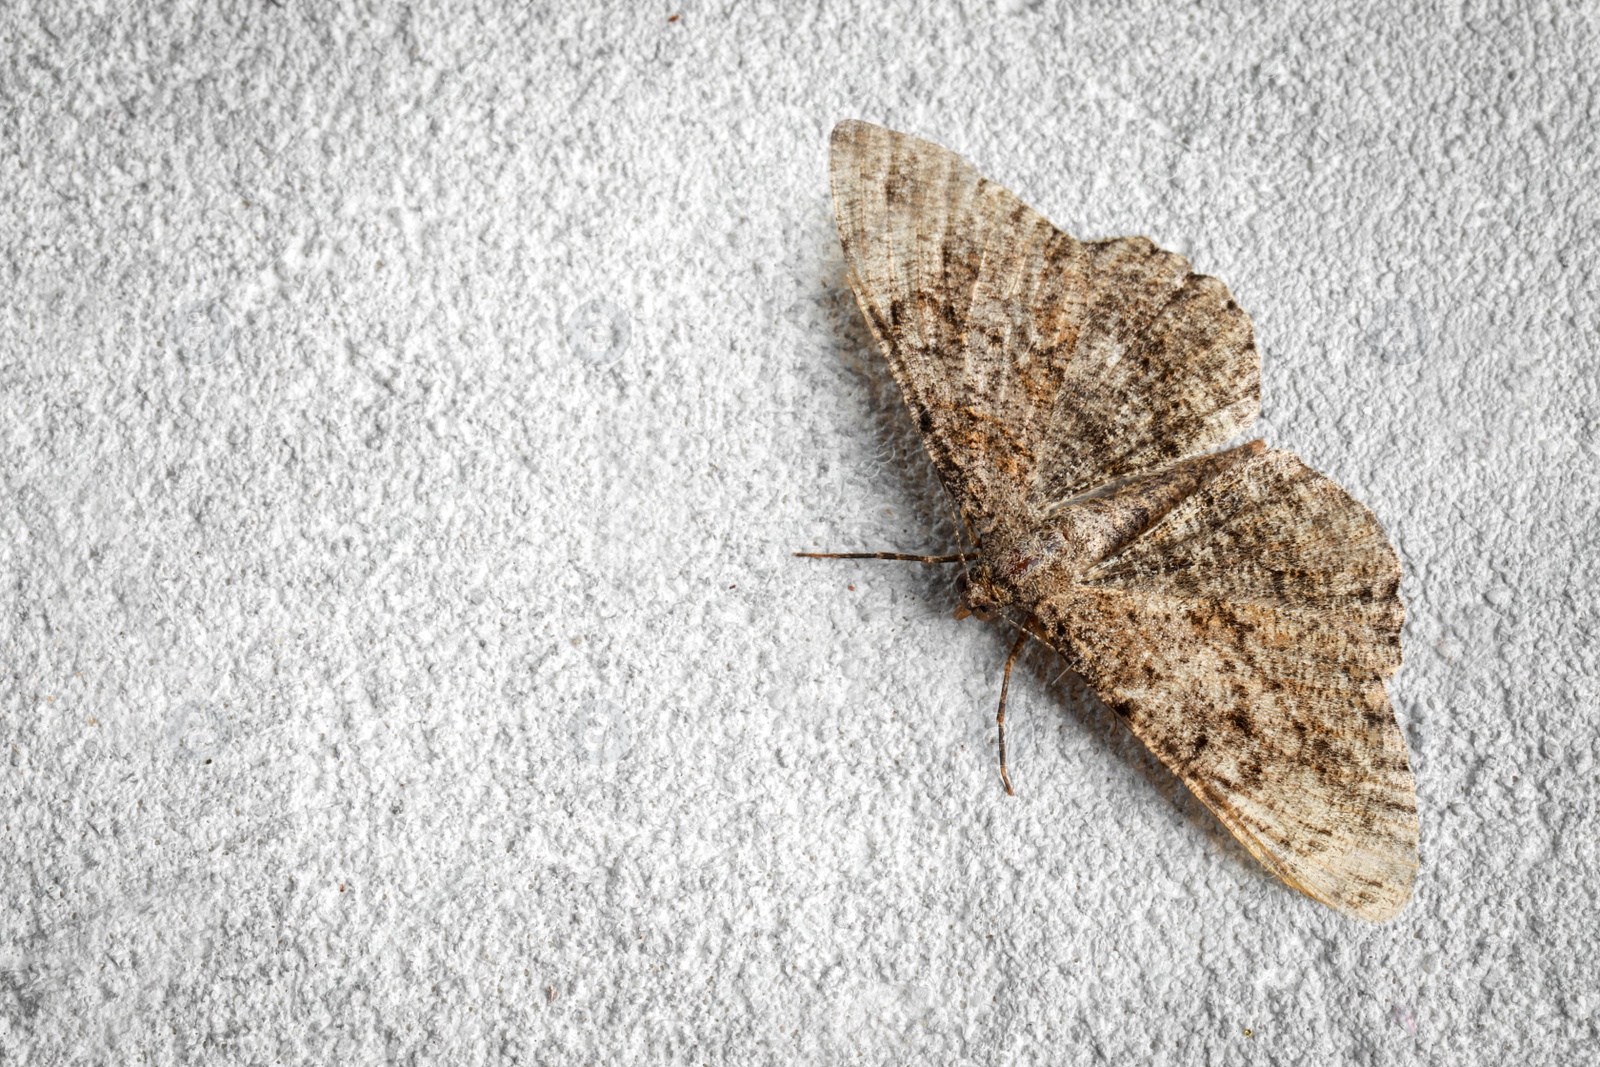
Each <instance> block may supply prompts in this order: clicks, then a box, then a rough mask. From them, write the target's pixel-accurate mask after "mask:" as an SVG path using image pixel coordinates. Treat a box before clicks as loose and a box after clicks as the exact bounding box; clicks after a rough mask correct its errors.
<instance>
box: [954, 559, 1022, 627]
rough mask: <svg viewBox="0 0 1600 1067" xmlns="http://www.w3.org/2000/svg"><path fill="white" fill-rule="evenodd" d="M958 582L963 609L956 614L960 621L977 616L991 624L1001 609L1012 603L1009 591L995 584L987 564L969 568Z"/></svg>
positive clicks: (981, 562) (963, 572) (980, 563)
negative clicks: (969, 616)
mask: <svg viewBox="0 0 1600 1067" xmlns="http://www.w3.org/2000/svg"><path fill="white" fill-rule="evenodd" d="M957 582H958V584H959V586H960V589H961V607H960V609H959V610H958V611H957V612H956V618H958V619H964V618H966V617H967V616H968V615H976V616H977V617H978V618H980V619H982V620H983V621H984V622H990V621H992V620H993V619H994V616H995V614H996V613H997V612H998V611H999V610H1000V609H1001V608H1003V607H1005V606H1006V605H1007V604H1009V603H1010V602H1011V597H1010V595H1009V590H1007V589H1006V588H1005V586H1003V585H999V584H997V583H996V582H995V580H994V575H993V574H992V572H991V571H990V569H989V564H988V563H987V562H984V561H980V562H979V563H977V564H976V565H974V566H972V567H968V568H967V569H966V570H964V571H962V572H961V577H960V578H959V579H957Z"/></svg>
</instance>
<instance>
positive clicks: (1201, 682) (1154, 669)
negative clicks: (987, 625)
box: [1036, 446, 1417, 920]
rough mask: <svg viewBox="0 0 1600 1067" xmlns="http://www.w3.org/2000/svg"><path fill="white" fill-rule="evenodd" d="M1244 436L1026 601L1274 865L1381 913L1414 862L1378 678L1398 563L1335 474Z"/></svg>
mask: <svg viewBox="0 0 1600 1067" xmlns="http://www.w3.org/2000/svg"><path fill="white" fill-rule="evenodd" d="M1256 447H1257V449H1258V450H1257V451H1256V452H1255V454H1254V455H1253V456H1252V458H1250V459H1248V460H1246V461H1245V462H1242V463H1239V464H1237V465H1235V466H1233V467H1231V468H1229V469H1227V470H1226V471H1224V472H1222V473H1221V474H1219V475H1218V476H1217V477H1216V478H1215V479H1213V480H1212V481H1210V482H1209V483H1208V484H1206V485H1205V486H1203V487H1202V488H1201V489H1200V490H1199V491H1198V492H1196V493H1194V494H1193V495H1192V496H1190V497H1189V498H1188V499H1187V500H1185V501H1184V502H1183V503H1181V504H1179V505H1178V506H1177V507H1175V508H1174V509H1173V510H1172V511H1171V512H1169V513H1168V514H1167V515H1166V516H1165V518H1164V519H1163V520H1162V521H1161V522H1160V523H1158V524H1156V525H1155V526H1154V527H1153V528H1152V529H1151V530H1150V531H1149V532H1148V533H1147V534H1146V535H1145V536H1143V537H1141V538H1139V539H1137V540H1136V541H1134V542H1133V543H1132V544H1130V545H1128V546H1127V547H1126V548H1125V549H1124V550H1123V551H1122V552H1121V553H1119V554H1118V555H1117V556H1116V557H1114V558H1112V559H1110V560H1107V561H1106V562H1104V563H1103V564H1101V565H1100V566H1099V567H1097V568H1095V569H1093V570H1091V571H1089V572H1088V573H1087V574H1085V575H1084V576H1083V577H1082V578H1081V579H1080V584H1078V585H1076V586H1074V587H1072V588H1070V589H1068V590H1066V591H1064V592H1062V593H1060V594H1058V595H1056V596H1054V597H1052V598H1050V599H1048V600H1046V601H1045V602H1044V603H1042V604H1041V605H1039V606H1038V608H1037V611H1036V617H1037V619H1038V620H1039V623H1040V625H1041V627H1042V628H1043V631H1044V633H1045V635H1046V636H1047V638H1048V639H1049V640H1050V642H1051V643H1052V644H1054V645H1055V646H1056V647H1058V648H1060V649H1061V650H1062V651H1063V652H1064V653H1066V654H1067V655H1068V656H1069V657H1070V658H1071V659H1072V660H1074V663H1075V666H1076V667H1077V668H1078V670H1079V671H1081V673H1082V674H1083V676H1084V677H1085V679H1086V680H1087V681H1088V682H1089V684H1090V685H1092V686H1093V687H1094V689H1095V691H1096V692H1097V693H1099V695H1100V697H1101V698H1102V699H1103V700H1104V701H1105V702H1106V704H1107V705H1108V706H1110V707H1112V708H1114V709H1115V710H1116V711H1117V712H1119V713H1120V714H1121V715H1123V716H1125V717H1126V720H1127V722H1128V724H1129V726H1131V727H1132V729H1133V731H1134V732H1135V733H1136V734H1137V735H1138V736H1139V737H1140V738H1141V739H1142V740H1143V741H1144V743H1145V744H1146V745H1147V746H1148V747H1149V748H1150V750H1151V751H1152V752H1154V753H1155V754H1156V755H1157V756H1158V757H1160V758H1161V760H1162V761H1163V762H1164V763H1166V764H1167V766H1168V767H1170V768H1171V769H1172V770H1173V771H1174V772H1175V773H1176V774H1177V775H1178V776H1179V777H1180V778H1182V779H1183V781H1184V782H1185V783H1186V784H1187V785H1188V786H1189V788H1190V789H1191V790H1193V792H1194V793H1195V795H1196V796H1198V797H1200V799H1201V800H1202V801H1204V802H1205V803H1206V805H1207V806H1209V807H1210V808H1211V810H1212V811H1213V812H1215V813H1216V815H1217V817H1218V818H1219V819H1221V821H1222V822H1223V823H1224V824H1225V825H1226V826H1227V827H1228V829H1229V830H1231V831H1232V832H1233V833H1234V834H1235V835H1236V836H1237V837H1238V838H1239V840H1240V841H1242V842H1243V843H1244V844H1245V846H1246V847H1247V848H1249V850H1250V851H1251V852H1252V853H1253V854H1254V855H1255V856H1256V858H1257V859H1259V860H1260V861H1261V862H1262V863H1263V864H1265V865H1266V867H1267V868H1268V869H1269V870H1271V871H1272V872H1273V873H1275V874H1276V875H1278V877H1280V878H1282V879H1283V880H1284V881H1285V882H1286V883H1288V884H1289V885H1291V886H1293V887H1295V888H1296V889H1299V890H1301V891H1302V892H1304V893H1307V894H1308V895H1310V896H1312V897H1315V898H1316V899H1318V900H1320V901H1323V902H1324V903H1326V904H1329V905H1332V906H1333V907H1335V908H1339V909H1341V910H1345V911H1349V912H1351V913H1353V914H1355V915H1358V916H1361V917H1362V918H1366V919H1373V920H1383V919H1387V918H1389V917H1391V916H1393V915H1394V914H1395V913H1397V912H1398V911H1399V910H1400V908H1401V907H1402V906H1403V905H1404V904H1405V902H1406V900H1407V899H1408V897H1409V896H1410V894H1411V883H1412V879H1413V877H1414V875H1415V872H1416V868H1417V813H1416V792H1415V786H1414V784H1413V781H1412V777H1411V770H1410V766H1409V764H1408V763H1407V759H1406V746H1405V740H1404V738H1403V737H1402V735H1401V733H1400V729H1399V727H1398V726H1397V725H1396V723H1395V718H1394V712H1393V709H1392V708H1391V707H1390V704H1389V698H1388V694H1387V692H1386V690H1385V687H1384V680H1385V679H1386V678H1388V677H1389V676H1390V675H1392V674H1393V673H1394V672H1395V670H1396V669H1397V668H1398V667H1399V665H1400V627H1401V623H1402V622H1403V620H1404V609H1403V607H1402V606H1401V603H1400V600H1399V598H1398V596H1397V588H1398V585H1399V580H1400V566H1399V562H1398V560H1397V559H1396V558H1395V554H1394V550H1393V548H1391V547H1390V545H1389V541H1388V538H1387V537H1386V536H1385V535H1384V532H1383V529H1382V527H1381V526H1379V524H1378V522H1377V520H1376V519H1375V518H1374V517H1373V516H1372V513H1371V512H1370V511H1368V510H1367V509H1366V508H1365V507H1363V506H1362V505H1361V504H1359V503H1358V502H1356V501H1355V500H1353V499H1352V498H1351V497H1350V496H1349V495H1348V494H1347V493H1345V492H1344V490H1343V489H1341V488H1339V486H1338V485H1336V484H1334V482H1332V481H1331V480H1329V479H1328V478H1326V477H1324V476H1322V475H1320V474H1318V473H1317V472H1316V471H1314V470H1311V469H1310V468H1309V467H1307V466H1306V465H1305V464H1304V463H1302V462H1301V461H1300V460H1299V459H1298V458H1297V457H1296V456H1294V455H1293V454H1292V453H1289V452H1282V451H1275V450H1267V449H1260V448H1259V446H1256Z"/></svg>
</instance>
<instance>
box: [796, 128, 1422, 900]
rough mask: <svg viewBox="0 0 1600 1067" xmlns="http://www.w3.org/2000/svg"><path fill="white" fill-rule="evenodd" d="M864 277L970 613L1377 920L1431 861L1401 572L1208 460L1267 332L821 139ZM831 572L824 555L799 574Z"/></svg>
mask: <svg viewBox="0 0 1600 1067" xmlns="http://www.w3.org/2000/svg"><path fill="white" fill-rule="evenodd" d="M830 172H831V177H832V186H833V204H834V211H835V214H836V215H837V218H838V223H839V240H840V243H841V244H842V245H843V246H844V254H845V259H846V262H847V264H848V266H849V270H850V284H851V287H852V288H853V289H854V290H855V294H856V299H857V301H858V302H859V304H860V306H861V311H862V314H863V315H865V317H866V321H867V325H868V326H869V328H870V329H871V331H872V334H873V336H874V337H876V338H877V341H878V344H879V346H880V347H881V348H882V349H883V353H884V356H885V357H886V358H887V359H888V362H889V368H890V370H891V371H892V373H893V374H894V378H895V381H897V382H898V383H899V385H900V389H901V391H902V393H903V394H904V396H905V401H906V405H907V406H908V407H909V408H910V410H911V415H912V417H913V418H914V419H915V421H916V424H917V427H918V428H919V430H920V431H921V434H922V440H923V443H924V444H925V445H926V446H927V450H928V455H929V456H930V457H931V458H932V460H933V464H934V467H935V468H936V469H937V471H938V473H939V477H940V479H941V480H942V482H943V483H944V486H945V489H946V490H947V491H948V492H949V494H950V497H951V499H952V501H953V502H954V504H955V506H956V508H957V509H958V510H959V512H960V515H961V518H962V521H963V524H964V525H965V527H966V530H967V532H968V534H969V535H970V537H971V539H972V541H973V543H974V544H975V546H976V549H975V550H974V551H970V552H965V553H956V554H952V555H948V556H930V557H907V556H897V555H895V554H892V553H850V554H847V555H850V556H856V557H859V556H870V557H874V558H901V559H921V560H923V561H925V562H930V563H935V562H936V563H955V562H960V563H966V564H969V566H968V568H967V570H966V571H965V574H964V580H963V594H962V601H963V603H962V611H961V614H966V613H971V614H974V615H977V616H979V617H980V618H985V619H989V618H996V617H999V618H1003V619H1007V620H1008V621H1010V622H1011V623H1012V624H1013V625H1015V626H1016V627H1017V629H1018V636H1017V643H1016V645H1015V646H1014V647H1013V648H1012V651H1011V655H1010V658H1009V659H1008V660H1007V662H1006V670H1005V681H1004V682H1003V683H1002V686H1001V696H1000V711H999V714H998V715H997V720H998V723H999V729H1000V761H1001V778H1002V781H1003V782H1004V783H1005V787H1006V790H1007V792H1010V791H1011V783H1010V777H1009V774H1008V772H1007V770H1006V766H1005V694H1006V688H1007V685H1008V684H1009V681H1010V675H1011V667H1012V664H1014V663H1015V662H1016V658H1017V655H1018V653H1019V652H1020V651H1021V650H1022V647H1023V643H1024V642H1025V641H1026V639H1027V637H1028V636H1029V635H1032V636H1033V637H1035V638H1037V639H1038V640H1041V641H1043V642H1044V643H1045V644H1047V645H1049V646H1050V647H1051V648H1053V649H1054V650H1055V651H1057V652H1058V653H1060V654H1061V655H1062V656H1063V657H1064V658H1065V660H1066V661H1067V663H1068V664H1069V665H1070V666H1071V667H1072V668H1073V669H1074V670H1076V671H1077V672H1078V673H1079V674H1081V675H1082V676H1083V678H1084V679H1085V680H1086V681H1087V682H1088V684H1089V685H1090V686H1092V687H1093V688H1094V690H1095V692H1096V693H1097V694H1099V696H1100V699H1101V700H1102V701H1104V702H1105V704H1106V705H1107V706H1108V707H1110V708H1112V709H1113V710H1114V711H1115V712H1116V713H1117V714H1118V715H1119V716H1120V717H1121V718H1122V719H1123V721H1124V722H1126V723H1127V724H1128V726H1129V728H1130V729H1132V730H1133V732H1134V733H1135V734H1136V735H1137V736H1138V737H1139V738H1140V739H1141V740H1142V741H1143V742H1144V743H1145V745H1146V746H1148V747H1149V749H1150V750H1151V751H1152V752H1154V753H1155V754H1156V756H1158V757H1159V758H1160V759H1161V761H1162V762H1163V763H1165V764H1166V765H1167V766H1168V767H1169V768H1171V769H1172V771H1173V772H1174V773H1175V774H1176V775H1177V776H1178V777H1179V778H1181V779H1182V780H1183V781H1184V783H1185V784H1186V785H1187V786H1188V787H1189V788H1190V789H1191V790H1192V791H1193V792H1194V794H1195V796H1197V797H1199V798H1200V800H1201V801H1202V802H1204V803H1205V805H1206V806H1207V807H1209V808H1210V809H1211V810H1212V811H1213V812H1214V813H1216V816H1217V818H1218V819H1220V820H1221V821H1222V823H1223V825H1224V826H1226V827H1227V828H1228V829H1229V830H1230V831H1232V832H1233V834H1234V836H1236V837H1237V838H1238V839H1239V840H1240V841H1241V842H1242V843H1243V844H1244V846H1245V847H1246V848H1248V849H1249V850H1250V852H1251V854H1252V855H1254V856H1255V857H1256V858H1257V859H1258V860H1260V861H1261V863H1262V864H1264V865H1265V866H1266V867H1267V869H1268V870H1270V871H1272V873H1273V874H1275V875H1277V876H1278V877H1279V878H1281V879H1282V880H1283V881H1284V882H1285V883H1287V884H1288V885H1290V886H1292V887H1293V888H1295V889H1298V890H1300V891H1301V892H1302V893H1305V894H1306V895H1308V896H1311V897H1313V898H1315V899H1317V900H1319V901H1321V902H1323V903H1324V904H1327V905H1329V906H1330V907H1333V908H1337V909H1339V910H1341V911H1344V912H1348V913H1350V914H1352V915H1356V916H1359V917H1361V918H1363V919H1372V920H1379V921H1381V920H1384V919H1388V918H1390V917H1392V916H1394V915H1395V914H1396V913H1398V912H1399V911H1400V909H1401V907H1402V906H1404V904H1405V902H1406V900H1407V898H1408V897H1409V896H1410V895H1411V883H1412V879H1413V878H1414V876H1415V874H1416V869H1417V810H1416V791H1415V786H1414V784H1413V782H1412V778H1411V769H1410V765H1409V763H1408V762H1407V758H1406V745H1405V740H1404V738H1403V737H1402V735H1401V732H1400V729H1399V727H1398V725H1397V724H1396V723H1395V717H1394V710H1393V708H1392V707H1391V706H1390V704H1389V696H1388V692H1387V690H1386V688H1385V685H1384V682H1385V680H1386V679H1387V678H1389V676H1390V675H1392V674H1394V672H1395V671H1396V670H1397V669H1398V668H1399V666H1400V627H1401V623H1402V621H1403V620H1404V616H1405V611H1404V608H1403V606H1402V605H1401V603H1400V599H1399V596H1398V592H1397V590H1398V587H1399V584H1400V564H1399V560H1398V559H1397V558H1396V556H1395V552H1394V549H1393V547H1391V545H1390V544H1389V540H1388V538H1387V537H1386V536H1385V535H1384V532H1383V528H1382V527H1381V526H1380V525H1379V524H1378V521H1377V520H1376V519H1375V518H1374V517H1373V514H1372V512H1371V511H1369V510H1368V509H1367V508H1365V507H1364V506H1362V505H1361V504H1360V503H1358V502H1356V501H1355V500H1354V499H1352V498H1351V497H1350V495H1349V494H1348V493H1346V492H1345V491H1344V490H1343V489H1341V488H1340V487H1339V486H1337V485H1335V484H1334V483H1333V482H1332V481H1331V480H1329V479H1328V478H1326V477H1324V476H1322V475H1321V474H1318V473H1317V472H1316V471H1314V470H1312V469H1311V468H1309V467H1307V466H1306V465H1305V464H1304V463H1303V462H1301V461H1300V459H1299V458H1298V457H1296V456H1295V455H1294V454H1293V453H1291V452H1285V451H1281V450H1278V449H1271V448H1268V447H1266V445H1264V444H1263V443H1262V442H1261V441H1252V442H1250V443H1249V444H1245V445H1240V446H1239V447H1237V448H1232V449H1228V450H1226V451H1221V452H1210V451H1207V450H1208V449H1212V448H1215V447H1217V446H1220V445H1222V444H1223V443H1225V442H1226V441H1227V440H1228V439H1229V438H1231V437H1233V436H1234V435H1235V434H1238V433H1239V432H1240V431H1242V430H1243V429H1244V428H1245V427H1246V426H1248V425H1249V424H1250V422H1251V421H1252V420H1254V418H1255V417H1256V414H1257V413H1258V411H1259V410H1260V395H1261V360H1260V356H1259V355H1258V354H1257V352H1256V347H1255V339H1254V333H1253V330H1252V328H1251V324H1250V318H1249V316H1248V315H1246V314H1245V313H1244V311H1242V310H1241V309H1240V308H1239V305H1238V304H1236V303H1235V302H1234V300H1233V298H1232V296H1231V295H1230V294H1229V292H1228V289H1227V287H1226V286H1225V285H1223V284H1222V283H1221V282H1220V281H1218V280H1217V279H1215V278H1211V277H1207V276H1206V275H1203V274H1196V273H1194V272H1193V271H1192V270H1191V269H1190V264H1189V261H1188V260H1186V259H1185V258H1184V257H1182V256H1180V255H1175V254H1174V253H1171V252H1165V251H1162V250H1161V249H1159V248H1157V247H1156V246H1155V245H1154V244H1152V243H1151V242H1150V241H1149V240H1147V239H1146V238H1143V237H1127V238H1120V239H1118V240H1113V241H1093V242H1080V241H1077V240H1074V239H1073V238H1072V237H1071V236H1069V235H1067V234H1065V233H1063V232H1061V231H1060V230H1058V229H1056V228H1055V227H1054V226H1052V225H1051V224H1050V223H1049V222H1048V221H1047V220H1046V219H1044V218H1043V217H1042V216H1041V215H1039V214H1038V213H1037V212H1035V211H1033V210H1032V209H1031V208H1029V207H1028V206H1027V205H1026V204H1024V203H1023V202H1022V201H1021V200H1020V199H1018V198H1017V197H1016V196H1015V195H1014V194H1013V193H1011V192H1010V191H1009V190H1007V189H1004V188H1002V187H1001V186H999V185H996V184H994V183H993V182H989V181H986V180H985V179H984V178H983V176H982V175H980V174H979V173H978V172H977V170H976V169H975V168H974V167H973V166H972V164H970V163H968V162H967V161H966V160H965V159H963V158H962V157H960V156H958V155H956V154H955V153H953V152H951V151H948V150H947V149H944V148H941V147H939V146H938V145H936V144H932V143H930V142H928V141H923V140H919V139H917V138H915V137H910V136H907V135H906V134H902V133H896V132H894V131H892V130H887V129H884V128H882V127H880V126H874V125H871V124H869V123H865V122H855V121H847V122H842V123H840V124H839V125H838V126H837V127H836V128H835V129H834V131H833V138H832V148H831V159H830ZM805 554H806V555H815V554H814V553H805Z"/></svg>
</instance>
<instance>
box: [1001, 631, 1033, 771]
mask: <svg viewBox="0 0 1600 1067" xmlns="http://www.w3.org/2000/svg"><path fill="white" fill-rule="evenodd" d="M1027 642H1028V628H1027V627H1026V626H1024V627H1023V628H1022V629H1021V631H1019V632H1018V634H1017V641H1016V644H1014V645H1012V646H1011V655H1009V656H1007V657H1006V673H1005V676H1004V677H1003V678H1002V679H1001V680H1000V710H999V711H997V712H996V713H995V716H994V723H995V725H996V726H997V727H999V729H1000V781H1001V782H1002V783H1003V784H1004V785H1005V787H1006V795H1007V796H1013V797H1014V796H1016V795H1017V791H1016V790H1015V789H1012V788H1011V774H1010V772H1009V771H1008V770H1007V769H1006V693H1007V692H1008V691H1009V690H1010V689H1011V668H1012V667H1015V666H1016V665H1017V657H1018V656H1020V655H1022V646H1023V645H1025V644H1027Z"/></svg>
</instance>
